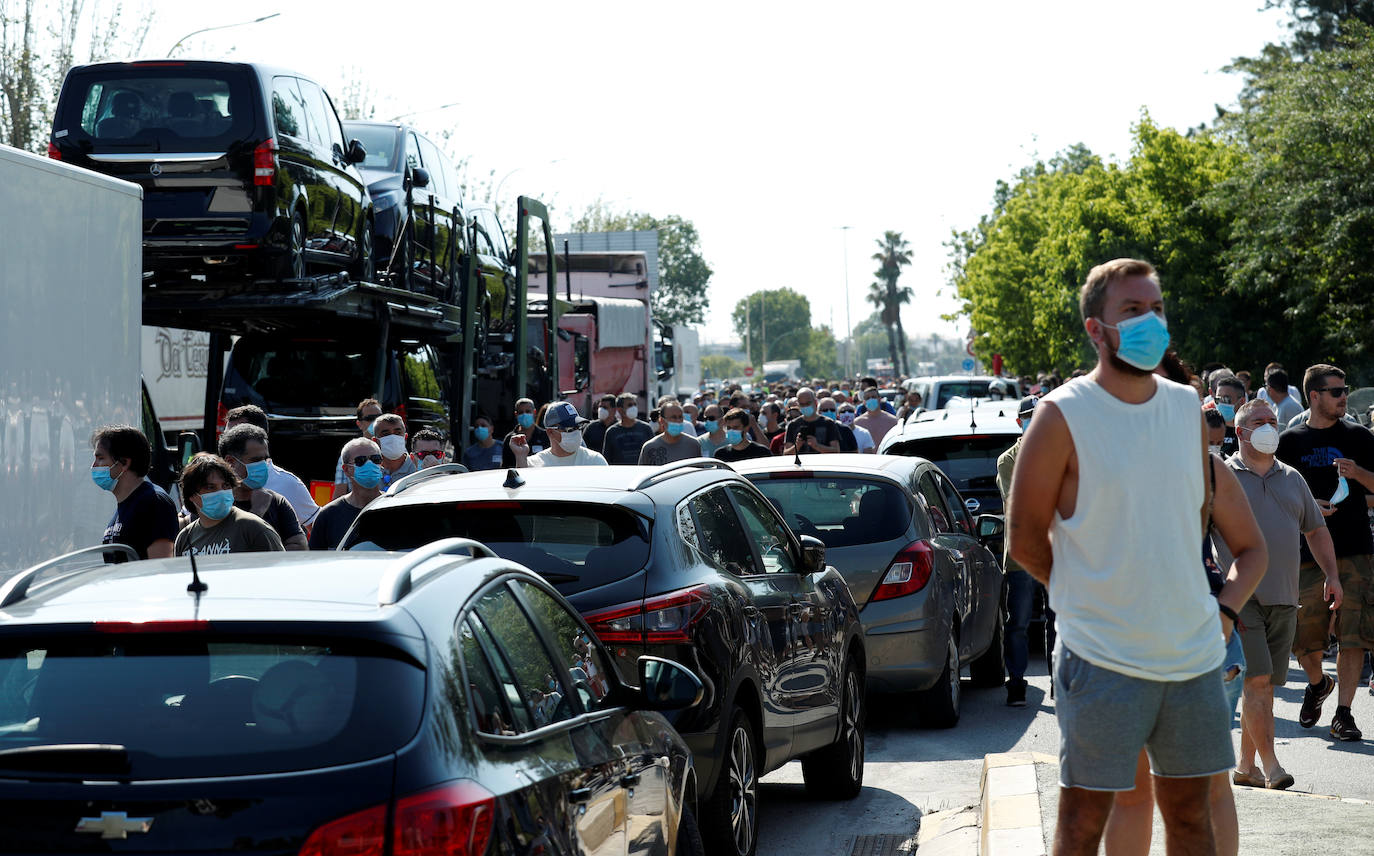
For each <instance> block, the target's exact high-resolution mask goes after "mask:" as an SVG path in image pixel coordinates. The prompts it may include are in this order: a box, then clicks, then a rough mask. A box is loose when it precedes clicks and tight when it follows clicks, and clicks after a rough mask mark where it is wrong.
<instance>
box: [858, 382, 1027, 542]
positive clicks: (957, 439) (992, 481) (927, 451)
mask: <svg viewBox="0 0 1374 856" xmlns="http://www.w3.org/2000/svg"><path fill="white" fill-rule="evenodd" d="M968 405H969V406H968V407H967V408H966V409H965V408H960V409H950V410H932V411H927V412H925V413H921V414H919V415H917V416H915V417H912V418H911V419H908V420H907V421H906V422H905V423H903V424H902V425H899V426H897V427H896V428H894V429H892V430H891V431H889V432H887V436H885V437H883V442H882V443H881V444H880V445H879V448H878V453H879V454H882V455H906V456H910V457H918V458H924V459H926V460H927V461H930V462H931V463H933V464H935V465H936V466H937V467H939V468H940V470H941V471H942V472H943V473H944V474H945V475H946V476H948V477H949V479H950V480H951V481H952V482H954V486H955V487H956V488H957V489H958V491H959V495H960V496H962V497H963V500H964V505H965V507H966V508H967V509H968V511H969V513H971V514H1001V513H1002V494H1001V492H1000V491H999V490H998V489H997V459H998V458H999V457H1000V456H1001V454H1002V453H1003V452H1005V451H1006V450H1007V449H1010V448H1011V446H1012V444H1013V443H1015V442H1016V440H1017V438H1018V437H1020V436H1021V424H1020V423H1019V422H1018V421H1017V419H1016V409H1017V406H1018V405H1019V402H1018V401H1013V400H1010V399H1009V400H1007V401H995V400H982V401H977V402H968ZM999 555H1000V553H999Z"/></svg>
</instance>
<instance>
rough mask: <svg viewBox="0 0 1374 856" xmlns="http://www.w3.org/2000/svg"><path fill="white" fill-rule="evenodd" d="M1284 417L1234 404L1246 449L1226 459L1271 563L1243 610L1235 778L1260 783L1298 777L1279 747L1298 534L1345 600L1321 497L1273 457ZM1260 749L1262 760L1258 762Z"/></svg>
mask: <svg viewBox="0 0 1374 856" xmlns="http://www.w3.org/2000/svg"><path fill="white" fill-rule="evenodd" d="M1278 425H1279V421H1278V418H1277V417H1276V416H1275V415H1274V411H1273V409H1272V408H1271V407H1270V406H1269V404H1268V403H1266V402H1264V401H1262V400H1260V399H1255V400H1253V401H1249V402H1246V403H1245V404H1244V405H1243V406H1242V407H1241V408H1240V409H1239V410H1237V411H1236V437H1237V439H1238V440H1239V441H1240V452H1239V453H1238V454H1235V455H1232V456H1231V457H1230V458H1229V459H1228V460H1227V461H1226V465H1227V466H1228V467H1230V468H1231V470H1232V471H1233V472H1234V473H1235V474H1236V479H1237V480H1238V481H1239V482H1240V486H1241V487H1242V488H1243V489H1244V490H1245V496H1246V498H1247V499H1249V500H1250V510H1251V511H1252V512H1254V515H1255V520H1256V521H1257V522H1258V523H1259V527H1260V531H1261V532H1263V533H1264V541H1265V545H1266V546H1267V547H1268V548H1269V564H1268V568H1267V570H1266V571H1265V574H1264V578H1263V579H1261V580H1260V584H1259V587H1258V588H1256V589H1255V593H1254V594H1253V595H1251V597H1250V599H1249V600H1248V601H1246V603H1245V606H1244V607H1243V608H1242V609H1241V611H1240V623H1241V631H1240V634H1241V635H1240V641H1241V647H1242V648H1243V650H1244V651H1245V674H1246V677H1245V701H1244V703H1243V705H1242V707H1241V731H1240V757H1239V760H1238V763H1237V764H1236V772H1235V775H1234V777H1233V778H1234V781H1235V783H1236V784H1238V785H1244V786H1249V787H1255V788H1271V789H1283V788H1288V787H1291V786H1292V785H1293V777H1292V776H1291V775H1289V774H1288V772H1286V771H1285V770H1284V769H1283V767H1282V766H1281V765H1280V764H1279V759H1278V757H1277V756H1276V755H1275V754H1274V687H1281V686H1283V685H1284V682H1285V681H1286V680H1287V678H1288V656H1289V652H1290V650H1291V649H1292V647H1293V634H1294V632H1295V631H1296V628H1297V612H1298V565H1299V562H1300V559H1299V555H1298V551H1299V544H1298V541H1299V539H1298V534H1299V533H1302V534H1303V535H1305V536H1306V537H1307V546H1308V548H1309V549H1310V550H1311V551H1312V555H1313V556H1314V557H1316V560H1317V564H1318V565H1320V566H1321V569H1322V571H1323V573H1325V574H1326V579H1327V581H1328V583H1329V584H1330V585H1331V586H1332V588H1333V590H1334V591H1335V592H1336V600H1337V603H1339V601H1340V581H1339V579H1337V576H1336V551H1335V548H1334V547H1333V546H1332V542H1331V533H1330V532H1328V531H1327V529H1326V521H1325V520H1324V519H1323V517H1322V512H1321V510H1320V509H1319V508H1318V507H1317V502H1316V500H1315V499H1313V498H1312V491H1311V490H1310V489H1309V488H1308V487H1307V482H1306V480H1304V479H1303V477H1302V474H1301V473H1299V472H1298V471H1297V470H1295V469H1293V468H1292V467H1290V466H1288V465H1287V464H1285V463H1283V462H1282V461H1280V460H1278V459H1276V458H1275V457H1274V452H1275V451H1277V450H1278V447H1279V431H1278ZM1213 543H1214V544H1216V548H1217V554H1218V556H1219V561H1220V563H1221V567H1223V568H1227V567H1230V565H1231V556H1230V554H1229V552H1228V551H1227V549H1226V544H1225V542H1224V541H1222V540H1221V538H1220V537H1216V536H1214V537H1213ZM1256 752H1258V753H1259V759H1260V762H1261V763H1262V764H1263V767H1262V768H1258V767H1256V766H1255V753H1256Z"/></svg>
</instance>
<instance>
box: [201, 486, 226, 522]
mask: <svg viewBox="0 0 1374 856" xmlns="http://www.w3.org/2000/svg"><path fill="white" fill-rule="evenodd" d="M233 507H234V492H233V491H232V490H230V489H229V488H225V489H224V490H217V491H215V492H214V493H202V494H201V495H200V510H201V513H202V514H204V515H205V516H206V517H208V518H210V519H211V520H223V519H224V518H226V517H228V516H229V511H230V510H231V509H232V508H233Z"/></svg>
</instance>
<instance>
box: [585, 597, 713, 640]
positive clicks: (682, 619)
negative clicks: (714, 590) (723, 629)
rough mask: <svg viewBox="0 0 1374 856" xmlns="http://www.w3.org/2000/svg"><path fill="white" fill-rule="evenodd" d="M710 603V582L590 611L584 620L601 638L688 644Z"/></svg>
mask: <svg viewBox="0 0 1374 856" xmlns="http://www.w3.org/2000/svg"><path fill="white" fill-rule="evenodd" d="M710 607H711V589H710V587H709V586H695V587H693V588H689V589H682V590H680V591H674V592H669V593H668V594H662V595H658V596H657V597H651V598H648V599H646V600H644V601H639V602H635V603H627V604H621V605H620V606H612V607H610V608H608V609H603V610H600V611H598V612H593V613H589V614H588V615H587V616H586V618H587V623H588V624H590V625H591V626H592V630H593V631H595V633H596V635H597V637H598V638H600V639H601V641H602V642H605V643H611V642H628V643H631V644H635V645H638V644H645V645H655V644H659V645H661V644H667V643H672V642H682V643H688V644H690V643H691V641H692V630H693V628H694V627H695V626H696V625H697V624H698V623H699V622H700V621H701V619H702V617H704V616H705V615H706V612H707V611H708V610H709V609H710Z"/></svg>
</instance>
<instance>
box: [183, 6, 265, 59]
mask: <svg viewBox="0 0 1374 856" xmlns="http://www.w3.org/2000/svg"><path fill="white" fill-rule="evenodd" d="M280 14H281V13H280V12H273V13H272V14H270V15H263V16H262V17H261V18H254V19H253V20H251V21H239V22H238V23H237V24H220V25H219V26H217V27H203V28H201V29H199V30H195V31H193V32H190V33H187V34H186V35H184V36H182V37H181V38H179V39H177V41H176V44H174V45H172V47H171V49H170V50H168V51H167V56H168V57H170V56H171V55H172V54H174V53H176V50H177V48H179V47H181V43H182V42H184V41H186V40H187V39H189V38H191V37H192V36H198V35H200V34H201V33H209V32H211V31H213V30H227V29H229V28H230V27H246V26H248V25H249V24H261V23H262V22H263V21H267V20H271V19H272V18H275V17H277V16H279V15H280Z"/></svg>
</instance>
